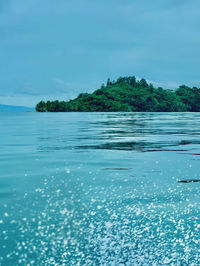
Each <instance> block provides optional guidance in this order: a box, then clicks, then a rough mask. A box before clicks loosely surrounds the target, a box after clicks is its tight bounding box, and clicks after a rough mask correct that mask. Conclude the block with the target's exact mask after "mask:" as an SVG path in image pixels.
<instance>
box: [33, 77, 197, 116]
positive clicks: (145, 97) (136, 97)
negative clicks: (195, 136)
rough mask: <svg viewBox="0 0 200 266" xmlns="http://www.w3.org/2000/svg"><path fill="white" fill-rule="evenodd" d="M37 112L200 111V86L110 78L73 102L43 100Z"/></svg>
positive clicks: (132, 78) (129, 78) (37, 106)
mask: <svg viewBox="0 0 200 266" xmlns="http://www.w3.org/2000/svg"><path fill="white" fill-rule="evenodd" d="M36 111H37V112H200V88H197V87H192V88H190V87H188V86H185V85H181V86H180V87H179V88H174V90H166V89H163V88H161V87H158V88H155V87H154V86H153V85H152V84H148V83H147V81H146V80H145V79H141V80H136V77H135V76H131V77H120V78H118V79H117V80H116V81H111V80H110V79H108V80H107V84H106V85H104V84H103V85H102V86H101V88H100V89H98V90H95V91H94V92H93V93H81V94H79V96H78V97H76V98H75V99H73V100H69V101H47V102H44V101H40V102H39V103H38V104H37V105H36Z"/></svg>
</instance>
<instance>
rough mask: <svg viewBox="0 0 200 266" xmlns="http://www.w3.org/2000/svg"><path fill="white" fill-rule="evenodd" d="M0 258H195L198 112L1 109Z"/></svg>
mask: <svg viewBox="0 0 200 266" xmlns="http://www.w3.org/2000/svg"><path fill="white" fill-rule="evenodd" d="M0 127H1V130H0V144H1V150H0V168H1V172H0V246H1V247H2V248H1V252H0V263H1V264H2V265H28V264H30V265H31V264H32V265H163V264H171V265H192V264H193V265H199V264H200V255H199V239H200V217H199V211H200V203H199V200H200V194H199V189H200V183H199V180H200V176H199V159H200V157H199V155H200V114H199V113H52V114H51V113H47V114H45V113H44V114H42V113H41V114H38V113H21V114H1V117H0Z"/></svg>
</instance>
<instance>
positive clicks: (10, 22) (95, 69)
mask: <svg viewBox="0 0 200 266" xmlns="http://www.w3.org/2000/svg"><path fill="white" fill-rule="evenodd" d="M199 10H200V1H199V0H190V1H189V0H187V1H186V0H162V1H161V0H123V1H122V0H98V1H97V0H1V1H0V36H1V37H0V103H1V104H14V105H26V106H34V105H35V104H36V103H37V102H38V101H39V100H40V99H44V100H47V99H51V100H52V99H69V98H71V97H74V96H76V95H77V94H78V93H79V92H83V91H92V90H94V89H96V88H98V87H100V85H101V84H102V83H103V82H105V81H106V80H107V78H108V77H110V78H111V79H116V78H118V77H119V76H127V75H135V76H137V77H139V78H141V77H144V78H146V79H147V80H151V81H153V82H154V83H155V84H156V85H162V86H163V87H165V88H174V87H176V86H178V85H180V84H187V85H192V86H194V85H195V86H199V87H200V81H199V80H200V76H199V58H200V56H199V55H200V35H199V27H200V26H199V25H200V15H199Z"/></svg>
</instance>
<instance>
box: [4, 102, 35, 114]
mask: <svg viewBox="0 0 200 266" xmlns="http://www.w3.org/2000/svg"><path fill="white" fill-rule="evenodd" d="M32 111H34V108H31V107H25V106H15V105H4V104H0V112H32Z"/></svg>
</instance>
